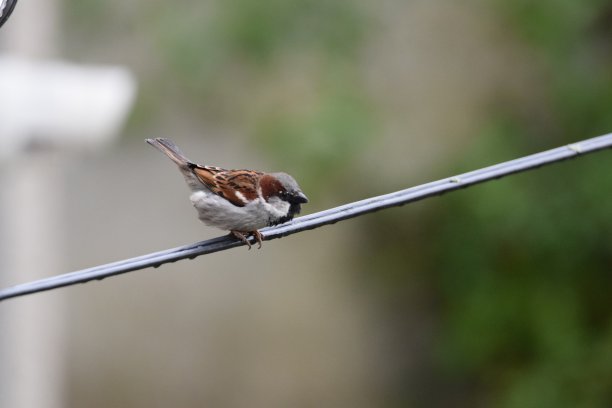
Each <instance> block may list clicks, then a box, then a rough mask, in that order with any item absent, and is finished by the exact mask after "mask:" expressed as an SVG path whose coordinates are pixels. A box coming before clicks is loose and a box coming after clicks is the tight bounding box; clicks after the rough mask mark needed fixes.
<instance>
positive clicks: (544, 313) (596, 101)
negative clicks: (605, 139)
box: [363, 0, 612, 408]
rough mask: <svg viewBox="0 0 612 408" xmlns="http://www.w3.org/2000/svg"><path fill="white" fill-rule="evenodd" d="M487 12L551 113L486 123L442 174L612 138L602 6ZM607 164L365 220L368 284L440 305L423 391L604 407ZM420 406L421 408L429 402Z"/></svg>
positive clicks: (610, 390) (527, 178)
mask: <svg viewBox="0 0 612 408" xmlns="http://www.w3.org/2000/svg"><path fill="white" fill-rule="evenodd" d="M496 4H498V7H499V10H500V14H501V15H504V16H505V18H508V17H510V21H512V24H513V25H514V27H515V28H516V31H517V32H518V33H520V34H521V35H522V36H523V38H524V39H526V40H527V41H529V44H530V46H531V47H532V48H533V50H534V54H535V55H538V56H541V57H542V60H543V63H544V70H545V71H546V72H547V73H548V74H549V75H548V77H546V78H542V80H544V81H546V83H545V84H544V86H543V88H544V89H546V90H548V94H547V95H546V98H545V101H546V102H544V101H538V102H539V103H548V105H547V106H546V107H545V109H543V112H546V113H545V114H546V115H550V116H549V117H548V118H547V120H541V118H537V117H534V116H529V115H527V116H521V115H519V114H517V113H516V112H519V111H520V110H521V108H523V107H514V106H504V107H503V108H501V109H499V110H498V111H496V112H493V115H492V117H491V118H490V120H489V122H488V124H487V125H486V126H484V127H483V132H482V134H481V135H480V137H478V138H476V139H475V140H473V141H472V143H471V144H470V145H469V146H468V148H467V149H465V150H464V151H463V152H461V154H460V155H458V157H462V158H461V159H460V161H459V163H455V164H453V165H452V169H449V170H448V171H444V174H454V173H456V172H457V171H467V170H470V169H474V168H478V167H481V166H485V165H488V164H492V163H496V162H499V161H504V160H509V159H512V158H515V157H519V156H522V155H525V154H527V153H529V152H536V151H538V150H542V149H545V148H550V147H554V146H556V145H560V144H563V143H570V142H574V141H576V140H578V139H581V138H586V137H591V136H596V135H598V134H603V133H607V132H609V131H610V130H612V109H610V106H612V75H610V72H612V63H611V62H612V59H610V57H609V56H608V55H604V54H605V52H603V51H602V50H608V51H609V50H610V49H612V36H610V35H609V33H610V30H609V27H608V28H607V29H604V30H602V27H601V25H600V23H599V22H600V21H608V20H607V17H606V16H608V15H609V14H608V13H610V10H609V9H608V7H609V6H607V5H605V4H604V3H603V2H600V1H585V2H573V1H552V0H551V1H544V2H538V3H534V2H529V1H520V0H519V1H514V2H498V3H496ZM541 123H546V126H541ZM610 163H611V160H610V156H609V153H607V152H603V153H600V154H599V155H596V156H592V157H589V158H585V159H580V160H576V161H571V162H566V163H562V164H558V165H554V166H552V167H547V168H544V169H541V170H538V171H537V172H532V173H529V174H524V175H517V176H512V177H509V178H507V179H502V180H499V181H495V182H490V183H487V184H484V185H482V186H477V187H474V188H470V189H469V190H466V191H462V192H457V193H454V194H450V195H448V196H445V197H443V198H442V199H440V201H438V202H436V203H435V204H432V205H429V206H428V207H427V209H425V210H423V209H421V210H420V214H419V215H418V216H414V215H410V214H408V215H406V213H409V211H408V210H402V211H403V212H402V214H403V215H402V214H399V215H398V214H397V212H396V213H395V214H393V216H390V215H388V214H385V215H382V214H381V215H378V216H376V219H375V220H372V221H365V222H367V224H366V225H367V226H366V228H367V229H368V231H369V234H368V237H369V238H370V239H369V240H368V242H367V247H368V251H367V254H368V255H367V261H365V262H364V263H363V265H364V269H365V270H367V271H370V273H369V275H371V271H372V270H376V271H380V270H384V271H385V272H384V273H382V274H380V275H379V274H378V273H377V274H376V275H375V276H377V277H379V278H380V279H382V280H384V281H386V282H387V285H388V286H389V288H391V291H390V292H389V293H390V294H391V296H392V299H394V300H390V303H391V304H393V305H394V306H395V307H397V306H398V303H399V304H401V302H402V301H404V302H405V303H406V304H407V305H410V306H414V305H412V304H411V301H409V300H402V299H404V297H410V296H414V287H415V285H416V286H417V287H419V288H421V289H422V290H423V293H424V294H423V295H422V296H424V297H425V298H426V299H428V300H426V301H425V302H427V303H431V304H435V305H436V307H435V310H436V317H435V318H433V317H432V319H436V321H437V323H436V326H437V328H438V329H437V332H436V334H435V336H434V338H435V346H433V347H432V348H431V350H430V353H431V355H430V358H431V361H430V362H429V364H430V367H435V370H436V374H434V375H430V376H429V377H427V379H426V380H424V381H427V382H428V384H427V385H428V386H429V387H431V388H434V389H442V391H441V392H442V393H444V392H447V391H448V392H450V390H451V388H449V387H448V383H447V382H444V381H443V380H441V378H449V377H450V378H452V379H453V380H451V382H453V383H455V384H465V383H467V384H476V387H475V388H470V392H471V393H473V394H479V395H472V398H474V399H475V400H481V401H482V400H484V401H488V402H487V404H485V405H486V406H500V407H507V408H519V407H520V408H524V407H551V408H552V407H555V408H558V407H568V408H569V407H585V408H586V407H590V408H598V407H600V408H604V407H609V406H612V365H611V364H610V362H611V355H612V313H611V310H612V296H610V288H611V287H612V274H610V267H611V265H612V246H611V245H610V237H611V236H612V211H611V210H610V203H611V202H612V189H611V188H610V187H611V186H612V171H610ZM458 169H460V170H458ZM389 293H388V294H389ZM405 307H408V306H405ZM409 335H411V334H410V333H406V336H409ZM426 398H427V401H428V403H426V404H425V405H424V406H436V403H437V401H439V399H438V397H437V396H436V395H428V396H427V397H426ZM409 402H411V403H416V401H414V400H411V399H410V398H409ZM443 405H444V404H441V405H440V406H443Z"/></svg>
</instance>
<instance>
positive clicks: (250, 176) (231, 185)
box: [193, 166, 262, 207]
mask: <svg viewBox="0 0 612 408" xmlns="http://www.w3.org/2000/svg"><path fill="white" fill-rule="evenodd" d="M193 172H194V173H195V174H196V175H197V176H198V178H199V179H200V181H202V183H204V184H205V185H206V187H208V188H209V189H210V191H212V192H213V193H215V194H217V195H219V196H220V197H223V198H225V199H226V200H227V201H229V202H230V203H232V204H234V205H235V206H238V207H244V206H245V205H246V204H247V203H248V202H249V201H251V200H253V199H255V198H257V195H258V194H257V185H258V180H259V178H260V177H261V176H262V173H259V172H255V171H250V170H225V169H222V168H219V167H212V166H197V167H194V169H193Z"/></svg>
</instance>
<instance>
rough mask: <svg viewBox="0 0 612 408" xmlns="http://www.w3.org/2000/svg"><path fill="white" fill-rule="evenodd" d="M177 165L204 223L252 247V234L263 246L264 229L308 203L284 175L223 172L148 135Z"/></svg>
mask: <svg viewBox="0 0 612 408" xmlns="http://www.w3.org/2000/svg"><path fill="white" fill-rule="evenodd" d="M146 142H147V143H148V144H150V145H151V146H153V147H155V148H157V149H159V150H160V151H161V152H162V153H164V154H165V155H166V156H168V157H169V158H170V159H172V161H173V162H174V163H176V164H177V165H178V167H179V170H180V171H181V173H183V176H184V177H185V181H186V182H187V185H188V186H189V188H190V189H191V196H190V200H191V202H192V204H193V206H194V207H195V208H196V210H197V211H198V217H199V218H200V220H201V221H202V222H204V223H205V224H206V225H210V226H212V227H217V228H220V229H223V230H229V231H230V232H231V234H232V235H234V236H235V237H236V238H238V239H240V240H241V241H243V242H244V243H245V244H247V245H248V246H249V249H251V244H250V243H249V241H248V240H247V236H248V234H253V235H254V236H255V239H256V240H257V242H258V244H259V248H261V242H262V240H263V236H262V235H261V233H260V232H259V231H258V230H259V229H260V228H263V227H267V226H271V225H277V224H282V223H284V222H287V221H290V220H291V219H293V217H294V216H295V215H296V214H299V212H300V206H301V204H303V203H307V202H308V198H306V196H305V195H304V193H302V190H300V187H299V186H298V184H297V182H296V181H295V179H294V178H293V177H291V176H290V175H288V174H286V173H262V172H259V171H254V170H225V169H222V168H220V167H214V166H202V165H200V164H196V163H194V162H192V161H191V160H189V159H188V158H187V157H185V155H184V154H183V153H182V152H181V151H180V150H179V148H178V147H177V146H176V145H175V144H174V143H173V142H172V141H171V140H169V139H163V138H157V139H146Z"/></svg>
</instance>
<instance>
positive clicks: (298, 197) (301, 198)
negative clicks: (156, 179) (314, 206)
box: [293, 191, 308, 204]
mask: <svg viewBox="0 0 612 408" xmlns="http://www.w3.org/2000/svg"><path fill="white" fill-rule="evenodd" d="M293 201H294V202H296V203H298V204H305V203H307V202H308V197H306V195H304V193H302V192H301V191H298V192H297V193H295V195H294V197H293Z"/></svg>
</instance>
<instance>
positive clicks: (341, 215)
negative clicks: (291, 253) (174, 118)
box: [0, 133, 612, 301]
mask: <svg viewBox="0 0 612 408" xmlns="http://www.w3.org/2000/svg"><path fill="white" fill-rule="evenodd" d="M610 147H612V133H610V134H607V135H604V136H599V137H595V138H592V139H587V140H583V141H581V142H578V143H573V144H571V145H568V146H563V147H558V148H556V149H552V150H547V151H544V152H542V153H537V154H533V155H530V156H525V157H522V158H519V159H515V160H510V161H507V162H503V163H499V164H496V165H493V166H489V167H485V168H482V169H479V170H475V171H471V172H469V173H464V174H461V175H458V176H455V177H450V178H445V179H442V180H438V181H434V182H431V183H426V184H421V185H419V186H416V187H412V188H408V189H406V190H401V191H396V192H394V193H390V194H385V195H381V196H377V197H372V198H368V199H365V200H361V201H356V202H353V203H350V204H345V205H342V206H340V207H335V208H331V209H329V210H324V211H320V212H317V213H314V214H310V215H306V216H303V217H300V218H296V219H294V220H293V221H291V222H288V223H286V224H282V225H279V226H275V227H270V228H264V229H262V230H261V233H262V234H263V235H264V237H265V240H266V241H269V240H272V239H276V238H282V237H285V236H288V235H291V234H295V233H297V232H300V231H305V230H310V229H315V228H319V227H322V226H324V225H328V224H334V223H336V222H338V221H342V220H346V219H349V218H354V217H358V216H360V215H363V214H367V213H371V212H374V211H379V210H382V209H384V208H389V207H396V206H400V205H404V204H407V203H410V202H413V201H418V200H422V199H424V198H427V197H431V196H435V195H440V194H443V193H446V192H448V191H453V190H458V189H460V188H465V187H468V186H472V185H474V184H478V183H483V182H485V181H489V180H493V179H498V178H500V177H504V176H507V175H509V174H513V173H519V172H523V171H527V170H530V169H534V168H537V167H541V166H544V165H547V164H551V163H555V162H559V161H562V160H566V159H570V158H573V157H576V156H579V155H584V154H587V153H592V152H596V151H599V150H602V149H606V148H610ZM251 238H252V237H251ZM242 245H244V243H242V242H240V241H238V240H236V239H235V238H233V237H230V236H222V237H218V238H213V239H210V240H207V241H201V242H197V243H195V244H191V245H185V246H181V247H177V248H173V249H168V250H165V251H160V252H155V253H152V254H148V255H143V256H140V257H137V258H131V259H126V260H123V261H119V262H114V263H110V264H106V265H101V266H96V267H93V268H88V269H83V270H80V271H76V272H72V273H67V274H64V275H58V276H53V277H50V278H45V279H40V280H37V281H33V282H29V283H24V284H21V285H16V286H12V287H9V288H6V289H3V290H0V301H2V300H6V299H9V298H13V297H18V296H23V295H26V294H29V293H36V292H42V291H46V290H51V289H55V288H60V287H63V286H70V285H74V284H77V283H85V282H88V281H91V280H101V279H104V278H108V277H109V276H115V275H120V274H122V273H126V272H131V271H135V270H139V269H144V268H148V267H151V266H152V267H155V268H156V267H158V266H160V265H163V264H166V263H169V262H176V261H179V260H181V259H185V258H189V259H193V258H195V257H197V256H200V255H205V254H210V253H213V252H218V251H224V250H226V249H230V248H234V247H237V246H242Z"/></svg>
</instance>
